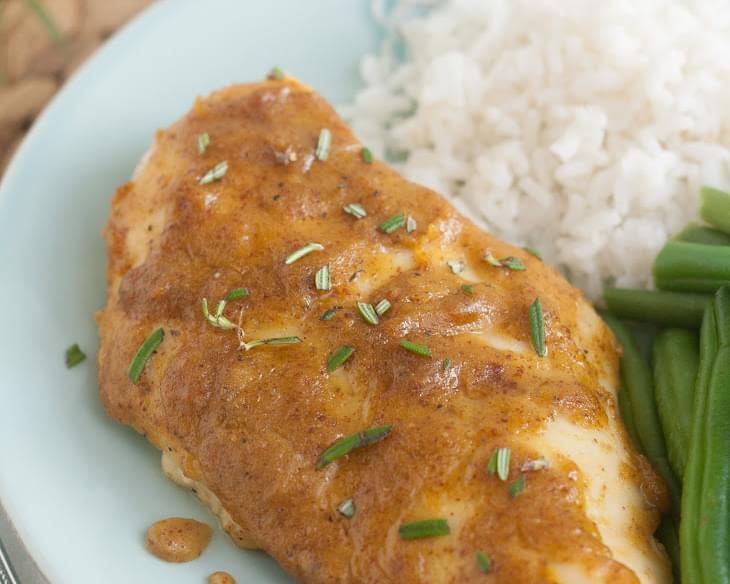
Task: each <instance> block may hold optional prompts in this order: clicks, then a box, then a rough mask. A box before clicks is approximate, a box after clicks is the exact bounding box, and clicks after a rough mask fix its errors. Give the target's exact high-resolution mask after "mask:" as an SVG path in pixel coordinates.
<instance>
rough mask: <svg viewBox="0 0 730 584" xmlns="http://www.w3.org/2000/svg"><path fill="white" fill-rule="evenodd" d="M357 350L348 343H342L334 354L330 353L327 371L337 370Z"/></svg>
mask: <svg viewBox="0 0 730 584" xmlns="http://www.w3.org/2000/svg"><path fill="white" fill-rule="evenodd" d="M354 352H355V349H354V348H352V347H350V346H348V345H342V346H341V347H340V348H339V349H337V350H336V351H335V352H334V353H332V355H330V358H329V359H328V360H327V371H329V372H330V373H332V372H333V371H337V369H339V368H340V367H342V365H343V364H344V363H345V361H347V360H348V359H349V358H350V357H352V354H353V353H354Z"/></svg>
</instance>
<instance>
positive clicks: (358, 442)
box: [314, 425, 393, 470]
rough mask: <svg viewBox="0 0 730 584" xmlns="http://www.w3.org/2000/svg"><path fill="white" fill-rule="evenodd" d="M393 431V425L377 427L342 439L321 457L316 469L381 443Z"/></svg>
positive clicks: (315, 466)
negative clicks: (359, 449) (363, 448)
mask: <svg viewBox="0 0 730 584" xmlns="http://www.w3.org/2000/svg"><path fill="white" fill-rule="evenodd" d="M391 430H393V426H391V425H387V426H376V427H375V428H370V429H369V430H365V431H363V432H356V433H355V434H351V435H350V436H345V437H344V438H340V439H339V440H337V441H336V442H335V443H334V444H332V446H330V447H329V448H327V450H325V451H324V452H323V453H322V454H320V455H319V458H318V459H317V462H316V463H315V465H314V468H315V469H316V470H321V469H323V468H324V467H325V466H327V465H328V464H330V463H331V462H334V461H335V460H337V459H338V458H342V457H343V456H345V455H347V454H350V452H352V451H353V450H356V449H358V448H362V447H363V446H367V445H369V444H375V443H376V442H380V441H381V440H382V439H383V438H385V437H386V436H387V435H388V434H390V432H391Z"/></svg>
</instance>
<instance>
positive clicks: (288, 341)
mask: <svg viewBox="0 0 730 584" xmlns="http://www.w3.org/2000/svg"><path fill="white" fill-rule="evenodd" d="M301 342H302V339H300V338H299V337H271V338H269V339H254V340H253V341H249V342H248V343H241V347H243V348H244V349H246V350H247V351H250V350H251V349H253V348H254V347H259V346H261V345H296V344H297V343H301Z"/></svg>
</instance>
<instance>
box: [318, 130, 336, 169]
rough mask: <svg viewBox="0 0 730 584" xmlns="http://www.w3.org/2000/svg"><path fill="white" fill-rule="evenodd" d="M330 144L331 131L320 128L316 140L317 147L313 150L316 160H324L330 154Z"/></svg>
mask: <svg viewBox="0 0 730 584" xmlns="http://www.w3.org/2000/svg"><path fill="white" fill-rule="evenodd" d="M331 144H332V132H330V131H329V130H328V129H327V128H322V129H321V130H320V131H319V140H318V141H317V149H316V150H315V151H314V155H315V156H316V157H317V160H321V161H322V162H324V161H325V160H327V157H328V156H329V155H330V145H331Z"/></svg>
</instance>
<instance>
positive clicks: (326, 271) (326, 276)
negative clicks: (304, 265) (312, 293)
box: [314, 264, 332, 290]
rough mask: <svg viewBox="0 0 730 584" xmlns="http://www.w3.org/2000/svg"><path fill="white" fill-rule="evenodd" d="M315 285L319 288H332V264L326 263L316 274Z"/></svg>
mask: <svg viewBox="0 0 730 584" xmlns="http://www.w3.org/2000/svg"><path fill="white" fill-rule="evenodd" d="M314 286H315V288H317V290H330V289H331V288H332V279H331V278H330V265H329V264H325V265H324V266H322V267H321V268H320V269H319V270H317V273H316V274H315V275H314Z"/></svg>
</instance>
